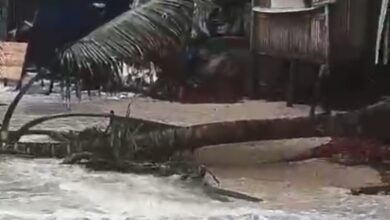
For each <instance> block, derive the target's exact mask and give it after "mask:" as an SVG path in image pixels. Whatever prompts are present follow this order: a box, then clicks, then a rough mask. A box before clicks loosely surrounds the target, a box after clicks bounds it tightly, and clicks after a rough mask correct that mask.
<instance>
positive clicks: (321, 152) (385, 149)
mask: <svg viewBox="0 0 390 220" xmlns="http://www.w3.org/2000/svg"><path fill="white" fill-rule="evenodd" d="M334 157H337V158H340V159H342V158H346V159H348V160H349V161H356V162H367V163H370V162H383V161H385V160H388V159H390V146H389V145H386V144H384V143H383V142H382V141H380V140H377V139H369V138H360V137H348V138H340V137H335V138H332V140H331V141H330V142H329V143H327V144H323V145H320V146H318V147H316V148H314V149H312V150H311V151H310V152H305V153H303V154H301V155H298V156H297V157H294V158H292V159H291V160H290V161H299V160H305V159H310V158H334Z"/></svg>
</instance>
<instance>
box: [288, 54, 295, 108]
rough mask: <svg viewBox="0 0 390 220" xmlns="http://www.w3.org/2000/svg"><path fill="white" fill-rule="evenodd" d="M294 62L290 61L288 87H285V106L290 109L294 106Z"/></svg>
mask: <svg viewBox="0 0 390 220" xmlns="http://www.w3.org/2000/svg"><path fill="white" fill-rule="evenodd" d="M295 66H296V61H295V60H292V61H290V69H289V72H288V74H289V77H288V85H287V98H286V99H287V106H288V107H292V106H293V104H294V93H295V78H296V68H295Z"/></svg>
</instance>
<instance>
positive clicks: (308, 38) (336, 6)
mask: <svg viewBox="0 0 390 220" xmlns="http://www.w3.org/2000/svg"><path fill="white" fill-rule="evenodd" d="M387 4H388V0H380V1H372V0H252V28H251V50H252V52H253V53H254V55H255V56H256V59H257V58H258V57H260V58H261V57H263V56H271V57H276V58H281V59H286V60H288V61H289V62H290V68H289V69H290V73H289V83H288V88H287V97H286V99H287V103H288V105H289V106H291V105H292V104H293V102H294V96H293V94H294V79H295V78H296V74H299V73H298V72H297V71H295V69H296V68H295V67H296V65H295V64H296V63H297V61H305V62H311V63H313V64H317V66H318V76H317V80H316V82H314V83H313V96H314V99H313V104H312V108H311V114H312V115H313V114H314V111H315V104H316V100H317V99H318V96H319V93H320V85H321V84H322V83H321V81H322V79H323V77H324V76H326V75H329V74H339V73H338V72H337V68H339V67H340V66H345V65H357V64H358V65H359V67H356V69H359V70H362V72H365V73H364V74H368V73H369V72H370V68H371V67H373V66H374V64H375V54H376V53H375V50H377V48H378V47H377V44H378V43H377V42H378V36H379V35H381V34H380V33H381V31H380V29H383V27H382V26H383V25H382V23H383V21H382V20H383V14H384V13H385V12H383V7H384V5H387ZM386 7H387V6H386ZM381 9H382V10H381ZM386 9H387V8H386ZM381 19H382V20H381ZM386 27H387V26H386ZM385 30H386V31H387V30H388V29H385ZM377 59H378V58H377ZM256 69H257V68H255V72H256ZM328 73H329V74H328ZM255 74H257V72H256V73H255Z"/></svg>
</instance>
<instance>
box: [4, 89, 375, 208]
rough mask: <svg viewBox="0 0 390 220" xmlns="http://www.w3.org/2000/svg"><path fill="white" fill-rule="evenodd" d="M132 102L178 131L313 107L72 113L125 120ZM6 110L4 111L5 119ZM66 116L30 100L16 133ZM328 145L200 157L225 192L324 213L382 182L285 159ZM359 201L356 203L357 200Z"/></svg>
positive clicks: (370, 173)
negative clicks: (48, 117) (354, 190)
mask: <svg viewBox="0 0 390 220" xmlns="http://www.w3.org/2000/svg"><path fill="white" fill-rule="evenodd" d="M12 94H13V93H8V92H6V93H4V92H3V93H1V94H0V103H9V102H10V100H11V98H10V95H12ZM130 102H132V105H131V106H132V107H131V115H132V116H133V117H137V118H145V119H149V120H155V121H159V122H166V123H170V124H176V125H192V124H201V123H208V122H216V121H230V120H238V119H266V118H280V117H295V116H305V115H308V112H309V107H308V106H303V105H296V106H294V108H287V107H286V105H285V103H284V102H265V101H245V102H242V103H237V104H179V103H170V102H165V101H157V100H152V99H149V98H137V99H136V101H133V100H130V99H121V100H113V98H98V97H92V98H91V100H89V99H88V98H87V97H86V98H85V100H83V101H82V102H80V103H78V101H77V100H73V103H72V112H94V113H107V112H109V111H110V110H114V111H115V113H116V114H118V115H124V114H125V113H126V111H127V106H128V104H129V103H130ZM5 109H6V106H0V113H1V115H2V114H4V111H5ZM60 112H66V108H65V105H64V104H63V103H62V101H61V99H60V96H59V95H58V94H53V95H51V96H42V95H37V94H30V95H27V96H25V97H24V98H23V100H22V102H21V104H20V106H19V107H18V109H17V111H16V114H15V118H14V119H13V121H12V125H11V127H13V128H16V127H18V126H20V124H22V123H25V122H26V121H28V120H30V119H32V118H35V117H38V116H40V115H44V114H54V113H60ZM104 123H106V121H105V120H101V119H83V118H80V119H65V120H58V121H53V122H48V123H45V124H43V125H41V126H40V128H42V129H58V130H61V129H62V130H63V129H65V130H67V129H79V130H80V129H83V128H85V127H88V126H94V125H98V124H104ZM326 141H328V139H326V138H325V139H324V138H321V139H319V138H309V139H292V140H280V141H263V142H252V143H243V144H232V145H222V146H210V147H206V148H203V149H201V150H199V151H198V152H196V158H197V159H198V160H199V161H200V162H202V163H204V164H206V165H208V166H210V167H211V169H212V170H213V171H214V172H215V173H216V175H217V176H218V177H219V178H220V179H221V180H222V186H223V187H227V188H231V189H234V190H238V191H242V192H248V193H251V194H254V195H256V196H259V197H261V198H264V199H265V200H266V202H265V203H264V204H265V205H267V206H269V207H271V208H281V207H282V208H287V209H289V208H291V209H299V210H310V209H321V207H323V206H326V205H328V206H329V205H331V204H333V205H335V202H336V201H339V200H348V199H349V197H348V195H347V194H346V192H347V191H346V190H345V189H347V188H350V187H355V186H361V185H365V184H372V183H378V182H380V177H379V174H378V172H377V171H375V170H373V169H371V168H369V167H364V166H363V167H345V166H341V165H336V164H333V163H330V162H327V161H322V160H312V161H306V162H300V163H289V164H288V163H283V162H280V161H281V160H282V159H283V158H286V157H290V156H294V155H297V154H299V153H301V152H303V151H305V150H307V149H310V148H313V147H316V146H318V145H320V144H322V143H325V142H326ZM353 201H355V200H353Z"/></svg>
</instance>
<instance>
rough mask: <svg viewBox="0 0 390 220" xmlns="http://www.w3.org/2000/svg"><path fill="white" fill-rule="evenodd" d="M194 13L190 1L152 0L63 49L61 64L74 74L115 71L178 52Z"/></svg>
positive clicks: (187, 32)
mask: <svg viewBox="0 0 390 220" xmlns="http://www.w3.org/2000/svg"><path fill="white" fill-rule="evenodd" d="M197 1H206V0H197ZM193 14H194V1H193V0H152V1H150V2H148V3H146V4H144V5H142V6H139V7H136V8H135V9H133V10H130V11H128V12H125V13H123V14H121V15H120V16H118V17H116V18H115V19H113V20H111V21H110V22H108V23H106V24H104V25H103V26H101V27H99V28H97V29H96V30H94V31H92V32H91V33H90V34H88V35H87V36H85V37H84V38H82V39H80V40H78V41H77V42H75V43H73V44H72V45H70V46H69V47H67V48H66V49H64V50H62V51H61V52H60V53H59V60H60V63H61V66H62V67H64V68H65V69H66V72H73V73H74V72H78V71H79V70H89V71H92V70H94V69H95V68H97V67H98V66H99V68H100V69H102V68H103V69H105V70H107V69H108V70H111V71H113V72H116V73H117V72H118V70H119V69H120V65H121V62H125V63H137V62H142V61H144V60H147V59H149V58H150V57H158V56H164V54H166V53H167V52H168V51H169V52H171V51H179V50H180V49H181V48H182V47H183V45H184V44H185V43H186V42H187V40H188V37H189V34H190V30H191V25H192V19H193Z"/></svg>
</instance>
